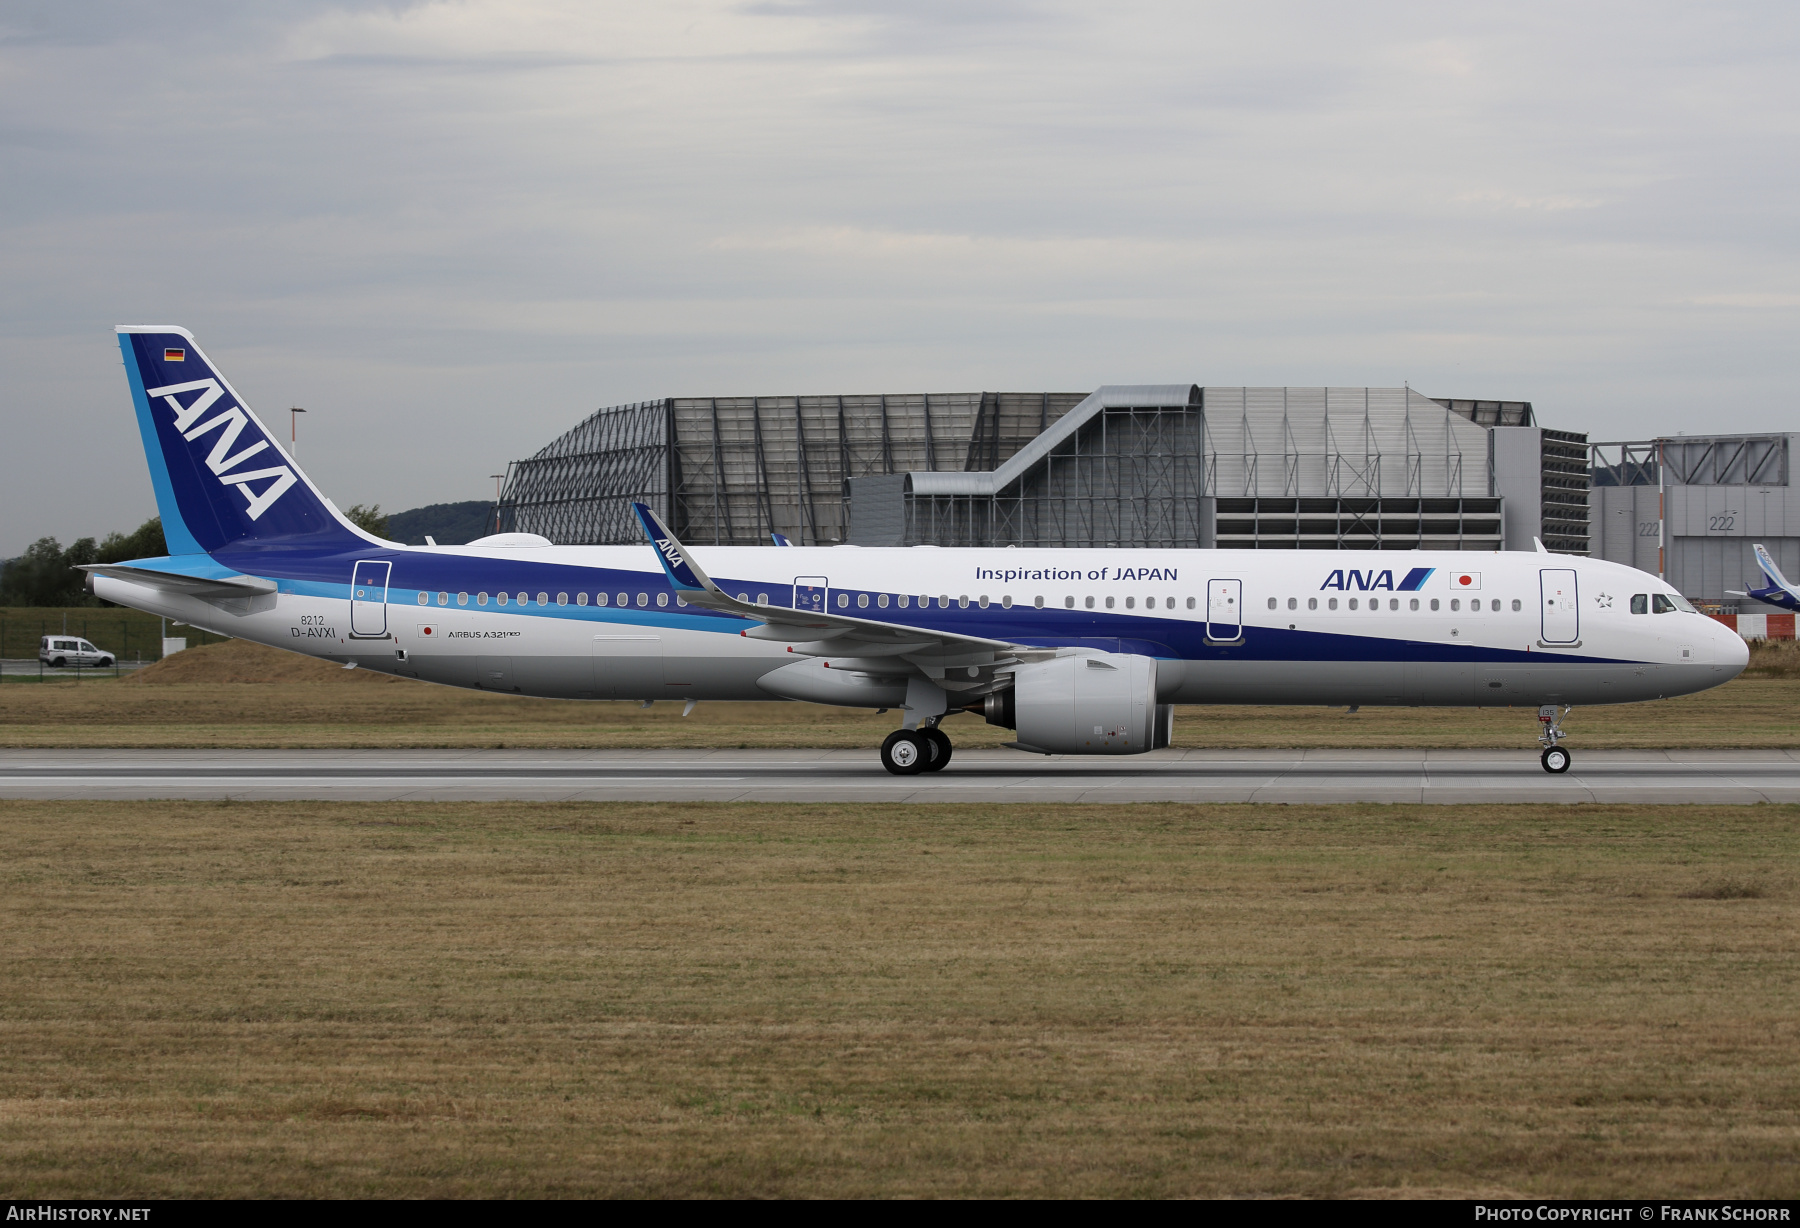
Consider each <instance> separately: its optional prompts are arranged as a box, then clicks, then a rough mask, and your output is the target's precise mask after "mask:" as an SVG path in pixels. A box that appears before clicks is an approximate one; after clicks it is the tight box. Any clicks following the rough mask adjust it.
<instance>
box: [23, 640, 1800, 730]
mask: <svg viewBox="0 0 1800 1228" xmlns="http://www.w3.org/2000/svg"><path fill="white" fill-rule="evenodd" d="M1790 647H1791V646H1778V647H1777V649H1776V650H1774V651H1773V652H1772V653H1771V654H1770V655H1766V656H1760V657H1759V658H1758V659H1759V660H1764V661H1773V662H1774V664H1773V665H1770V666H1768V669H1769V670H1770V671H1772V672H1773V673H1772V676H1767V677H1756V678H1750V677H1746V678H1740V679H1739V680H1738V681H1736V682H1732V683H1729V684H1727V685H1726V686H1723V687H1720V688H1718V689H1716V690H1713V691H1707V692H1705V693H1703V694H1700V695H1693V696H1687V697H1684V698H1680V699H1673V700H1668V701H1665V702H1661V703H1648V704H1627V705H1623V706H1618V707H1610V708H1583V709H1580V710H1579V711H1577V712H1576V713H1575V715H1574V717H1573V718H1572V719H1571V720H1570V722H1569V728H1570V730H1571V731H1572V732H1573V734H1574V736H1575V745H1576V746H1578V747H1593V748H1599V747H1653V748H1662V747H1733V746H1742V747H1768V746H1781V747H1787V746H1800V687H1797V686H1796V684H1795V682H1794V680H1793V678H1792V677H1790V676H1788V675H1784V674H1781V673H1780V672H1779V671H1780V669H1781V668H1784V666H1783V664H1782V662H1784V661H1786V660H1787V658H1786V657H1783V656H1781V653H1782V652H1785V651H1787V650H1788V648H1790ZM1788 655H1789V656H1792V657H1793V658H1794V659H1795V660H1796V661H1800V653H1792V652H1789V653H1788ZM898 723H899V722H898V717H896V716H894V715H893V714H889V715H886V716H877V715H876V714H874V713H872V712H859V711H851V710H846V709H841V708H826V707H820V706H818V705H815V704H796V703H773V702H771V703H703V704H701V705H700V706H699V707H698V708H697V709H696V710H695V711H694V714H693V715H692V716H690V717H686V718H683V717H682V716H681V707H680V705H679V704H668V703H662V704H658V705H657V706H656V707H654V708H651V709H649V710H648V711H646V710H644V709H643V708H641V707H639V706H638V705H637V704H636V703H617V702H599V703H596V702H579V701H566V700H564V701H559V700H543V699H524V698H520V697H517V696H505V695H491V694H486V693H483V692H479V691H461V690H455V689H452V688H449V687H439V686H432V685H430V684H427V683H422V682H415V681H412V680H410V679H401V678H392V677H388V676H386V675H382V674H373V673H370V672H369V671H367V670H345V669H342V668H339V667H338V666H335V665H331V664H328V663H324V662H319V661H314V660H311V659H309V658H305V657H300V656H297V655H295V654H293V653H287V652H281V651H279V650H277V649H271V648H263V647H260V646H258V645H255V644H249V643H246V642H244V641H241V640H240V641H232V642H230V643H227V644H220V645H216V646H214V647H209V648H203V649H190V650H189V651H188V652H185V653H181V654H179V655H177V656H174V657H171V658H169V659H168V660H167V661H164V662H161V663H159V664H156V665H153V666H150V667H148V668H147V669H145V670H143V671H142V672H141V673H139V674H137V675H135V676H131V677H128V678H125V679H121V680H119V681H117V682H112V681H105V682H98V681H94V680H89V681H86V682H81V683H67V684H57V685H46V686H29V687H27V686H17V685H15V686H13V687H10V688H7V687H4V686H0V745H4V746H21V747H33V746H95V747H128V746H195V747H262V748H271V747H307V746H316V747H338V746H364V747H481V746H510V747H621V748H634V749H635V748H648V747H712V746H726V747H757V746H769V747H783V746H804V747H867V746H874V745H876V744H878V743H879V742H880V741H881V739H882V738H883V737H884V736H886V734H887V732H888V730H890V729H892V728H894V727H895V726H896V725H897V724H898ZM947 728H948V730H949V731H950V733H951V735H952V736H953V737H954V738H955V739H956V740H957V742H958V744H959V745H963V746H999V745H1001V744H1003V743H1006V742H1010V741H1012V740H1013V738H1014V737H1015V735H1014V734H1013V733H1012V732H1011V731H1010V730H1004V729H999V728H997V727H995V726H992V725H988V724H985V723H984V722H982V721H981V720H980V719H979V718H977V717H972V716H966V715H959V716H956V717H953V718H952V719H951V721H950V723H949V725H948V726H947ZM1537 728H1538V725H1537V719H1536V714H1535V711H1534V710H1531V709H1516V708H1514V709H1508V708H1501V709H1487V710H1476V709H1447V708H1364V709H1363V710H1362V711H1360V712H1358V713H1355V714H1354V715H1352V714H1347V713H1345V711H1344V710H1343V709H1342V708H1288V707H1241V708H1238V707H1229V708H1228V707H1187V708H1182V709H1181V710H1180V712H1179V713H1178V714H1177V716H1176V722H1175V739H1176V745H1178V746H1200V747H1450V748H1462V747H1529V746H1531V745H1532V744H1533V743H1534V741H1535V739H1536V737H1537Z"/></svg>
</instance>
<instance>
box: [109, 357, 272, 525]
mask: <svg viewBox="0 0 1800 1228" xmlns="http://www.w3.org/2000/svg"><path fill="white" fill-rule="evenodd" d="M144 392H145V395H147V396H149V397H152V398H154V397H161V398H162V399H163V403H164V404H166V405H167V406H168V407H169V408H170V409H172V410H173V411H175V429H176V430H177V431H180V432H181V437H182V438H183V439H186V440H188V441H189V442H192V441H194V440H196V439H199V438H200V437H201V436H202V435H205V434H206V433H207V432H209V431H218V432H219V434H218V437H217V438H216V439H214V440H213V446H212V451H211V452H210V453H209V454H208V455H207V457H206V467H207V468H208V469H211V470H212V471H213V473H215V474H216V475H218V478H219V481H220V482H221V483H222V484H224V485H226V486H235V487H237V488H238V492H239V493H240V494H242V495H243V496H244V501H245V502H246V503H247V504H249V508H248V515H249V517H250V519H251V520H258V519H260V518H261V517H262V514H263V513H264V512H266V511H268V510H269V508H271V507H273V506H274V504H275V501H276V500H277V499H279V498H281V496H282V495H284V494H286V493H287V491H288V488H289V487H291V486H293V485H294V483H295V481H296V480H297V479H296V478H295V477H294V471H293V470H292V469H290V468H288V467H287V466H286V465H277V466H274V467H271V468H268V469H248V470H238V466H239V465H241V464H243V463H244V462H245V461H247V460H249V459H250V458H251V457H252V456H255V455H256V454H257V453H259V452H262V451H264V450H265V449H267V448H268V446H269V441H268V440H266V439H262V440H258V441H257V442H255V443H253V444H251V445H250V446H249V447H247V448H245V449H244V450H243V451H241V452H236V453H234V452H233V451H232V449H233V448H235V447H237V442H238V436H239V435H240V434H242V433H243V430H244V427H246V426H247V425H249V422H250V419H249V417H248V416H247V415H246V414H245V413H244V411H243V409H241V408H240V407H238V406H236V405H229V406H228V407H227V408H225V409H223V410H221V411H219V413H218V414H216V415H215V416H213V417H211V418H208V419H207V420H206V421H204V422H199V424H198V425H195V423H196V422H197V420H198V419H200V418H201V417H202V416H204V415H205V414H206V412H207V411H208V410H210V409H211V408H212V407H213V405H214V403H215V402H217V401H218V400H219V399H220V398H221V397H223V396H224V395H225V390H224V388H222V387H220V385H219V381H218V380H215V379H197V380H193V381H191V382H189V383H186V384H165V385H163V386H162V387H161V388H146V389H145V390H144ZM184 392H192V393H195V394H197V395H196V396H195V397H194V399H193V400H191V401H189V402H188V403H187V404H186V405H183V404H182V403H181V401H180V400H179V399H178V397H179V394H181V393H184ZM264 481H266V482H267V483H268V485H267V486H264V487H263V488H262V490H261V491H260V492H259V491H257V490H256V488H254V487H253V486H251V483H252V482H264Z"/></svg>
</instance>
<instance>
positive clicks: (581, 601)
mask: <svg viewBox="0 0 1800 1228" xmlns="http://www.w3.org/2000/svg"><path fill="white" fill-rule="evenodd" d="M575 604H576V605H586V604H587V594H586V593H576V594H575Z"/></svg>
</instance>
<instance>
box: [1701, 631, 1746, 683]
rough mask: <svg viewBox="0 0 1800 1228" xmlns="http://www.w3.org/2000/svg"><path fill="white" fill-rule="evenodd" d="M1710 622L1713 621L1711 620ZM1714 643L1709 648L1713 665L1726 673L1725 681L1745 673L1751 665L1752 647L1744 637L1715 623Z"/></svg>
mask: <svg viewBox="0 0 1800 1228" xmlns="http://www.w3.org/2000/svg"><path fill="white" fill-rule="evenodd" d="M1708 621H1711V620H1710V619H1709V620H1708ZM1712 630H1713V642H1712V644H1711V645H1710V646H1709V647H1710V648H1711V652H1710V653H1709V654H1708V655H1710V656H1711V657H1712V663H1713V664H1714V665H1717V666H1719V667H1720V668H1721V669H1723V670H1724V671H1725V681H1727V682H1729V681H1730V680H1731V679H1733V678H1735V677H1737V676H1738V675H1739V674H1741V673H1743V672H1744V666H1746V665H1748V664H1750V645H1749V644H1748V643H1747V642H1745V640H1744V637H1743V636H1741V635H1739V634H1738V633H1737V632H1735V631H1733V630H1732V629H1731V628H1730V627H1727V626H1725V625H1724V624H1723V623H1713V628H1712Z"/></svg>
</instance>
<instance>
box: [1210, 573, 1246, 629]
mask: <svg viewBox="0 0 1800 1228" xmlns="http://www.w3.org/2000/svg"><path fill="white" fill-rule="evenodd" d="M1243 637H1244V582H1243V581H1242V580H1208V581H1207V582H1206V638H1207V639H1209V640H1221V641H1226V642H1229V641H1232V640H1239V639H1242V638H1243Z"/></svg>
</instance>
